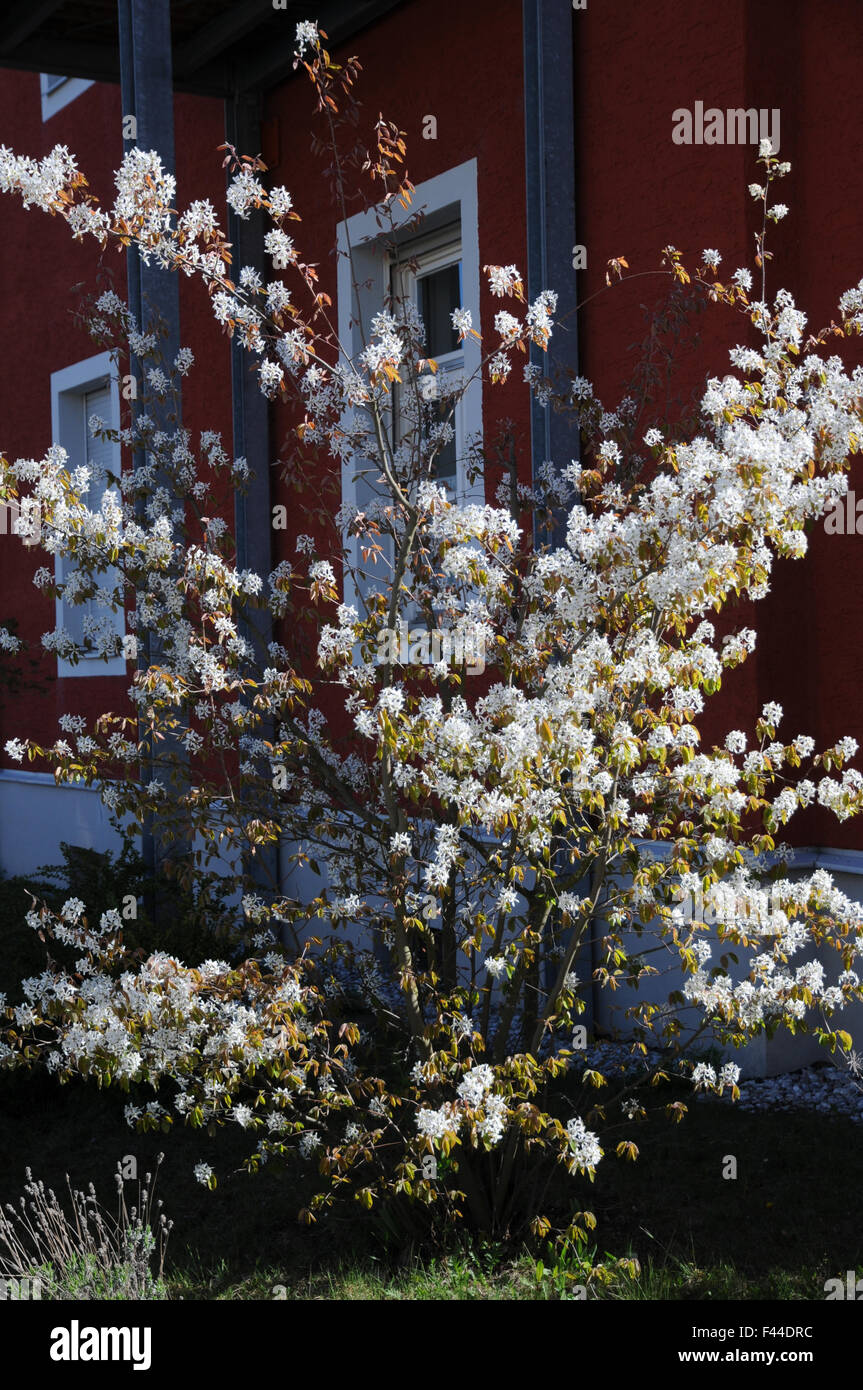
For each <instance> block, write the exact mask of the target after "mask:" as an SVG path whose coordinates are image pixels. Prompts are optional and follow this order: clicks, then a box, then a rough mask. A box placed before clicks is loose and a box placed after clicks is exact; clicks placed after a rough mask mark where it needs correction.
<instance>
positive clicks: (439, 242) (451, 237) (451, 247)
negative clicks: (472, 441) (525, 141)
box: [390, 223, 470, 500]
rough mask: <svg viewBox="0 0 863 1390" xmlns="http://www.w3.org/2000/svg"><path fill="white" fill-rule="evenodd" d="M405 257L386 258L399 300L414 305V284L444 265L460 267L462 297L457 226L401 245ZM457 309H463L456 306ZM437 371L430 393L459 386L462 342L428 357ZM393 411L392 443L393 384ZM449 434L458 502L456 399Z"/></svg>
mask: <svg viewBox="0 0 863 1390" xmlns="http://www.w3.org/2000/svg"><path fill="white" fill-rule="evenodd" d="M404 251H405V255H404V256H403V257H400V258H399V259H398V261H397V260H396V258H395V257H394V256H391V258H390V281H391V286H392V292H393V293H394V294H397V295H398V297H399V298H401V299H410V300H412V301H413V302H414V303H416V299H417V285H418V282H419V281H420V280H422V279H423V278H424V277H425V276H426V275H429V274H432V275H433V274H434V273H435V271H438V270H445V269H446V268H447V266H450V265H453V264H454V263H456V262H457V263H458V265H459V267H460V268H461V280H462V298H464V288H463V287H464V271H463V266H462V241H461V227H460V226H459V225H458V224H457V223H456V224H452V223H451V224H449V225H448V226H445V227H441V228H440V230H439V231H437V232H431V233H429V234H427V235H426V236H420V237H417V238H416V239H415V240H411V241H410V242H409V243H407V244H406V245H405V248H404ZM411 261H413V262H415V264H416V267H417V268H416V270H412V269H411V268H410V264H409V263H410V262H411ZM459 307H460V308H461V307H464V306H462V305H459ZM432 356H433V358H434V361H435V364H436V366H437V371H436V372H435V373H434V375H433V376H430V377H428V378H424V380H427V381H428V383H429V386H430V387H431V389H432V390H434V389H435V388H440V387H442V386H443V385H444V384H445V383H446V382H447V379H448V378H449V379H452V378H455V377H457V378H458V382H455V381H452V380H451V381H450V385H451V386H452V385H461V384H462V383H463V381H464V378H465V359H464V342H460V343H459V344H458V345H457V346H456V347H455V348H454V349H453V350H452V351H451V352H445V353H433V354H432ZM392 396H393V410H392V437H393V439H394V440H395V439H396V437H397V435H398V434H399V432H400V430H399V426H400V418H399V417H400V412H399V409H398V404H397V403H398V387H397V385H396V384H395V383H393V391H392ZM450 423H451V424H452V428H453V432H454V434H455V449H456V477H455V486H454V488H453V492H454V495H455V497H457V498H458V499H459V500H464V499H465V498H466V497H467V495H468V492H469V491H470V488H469V485H468V481H467V460H466V458H465V448H466V443H467V435H468V433H469V431H467V430H466V429H465V401H464V400H460V401H458V402H457V403H456V405H455V408H454V410H453V412H452V420H451V422H450Z"/></svg>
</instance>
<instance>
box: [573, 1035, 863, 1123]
mask: <svg viewBox="0 0 863 1390" xmlns="http://www.w3.org/2000/svg"><path fill="white" fill-rule="evenodd" d="M585 1062H586V1065H587V1066H589V1067H596V1068H597V1070H599V1071H603V1070H604V1071H605V1072H606V1073H607V1074H608V1075H609V1078H610V1077H611V1075H612V1074H613V1073H614V1072H617V1074H618V1075H621V1074H623V1073H625V1074H627V1075H629V1076H633V1077H635V1076H636V1075H637V1074H638V1072H640V1071H642V1070H643V1069H644V1068H645V1067H649V1068H650V1069H652V1068H653V1067H654V1066H657V1065H660V1064H662V1062H663V1056H662V1053H661V1052H658V1051H656V1050H655V1049H652V1048H651V1049H649V1050H648V1052H647V1055H646V1057H642V1058H639V1057H638V1056H633V1054H632V1052H631V1051H630V1048H629V1045H628V1044H627V1043H615V1042H597V1043H594V1044H592V1045H591V1046H589V1047H588V1048H587V1050H586V1053H585ZM665 1068H666V1070H667V1071H668V1072H669V1074H671V1073H672V1068H673V1069H674V1070H677V1069H678V1068H677V1065H676V1064H675V1063H672V1064H671V1065H669V1064H668V1063H667V1062H666V1064H665ZM739 1084H740V1099H739V1100H737V1101H732V1100H731V1099H730V1097H729V1096H728V1095H727V1094H726V1096H725V1097H721V1098H720V1097H719V1096H717V1095H715V1094H714V1093H713V1092H707V1091H699V1092H697V1093H696V1095H695V1096H694V1099H695V1100H697V1101H701V1102H707V1103H711V1104H714V1105H715V1104H718V1103H719V1104H721V1103H726V1104H729V1105H737V1106H739V1108H740V1109H741V1110H747V1111H765V1110H784V1111H793V1110H808V1111H815V1112H816V1113H818V1114H822V1115H830V1114H832V1115H844V1116H846V1117H847V1118H848V1119H850V1120H853V1121H854V1123H855V1124H863V1081H861V1080H857V1079H855V1077H854V1076H852V1074H851V1072H850V1070H849V1068H848V1067H847V1066H844V1065H842V1064H840V1065H839V1066H834V1064H833V1062H832V1061H818V1062H813V1063H811V1064H810V1065H809V1066H806V1067H801V1068H800V1069H799V1070H798V1071H793V1072H785V1073H783V1074H782V1075H781V1076H767V1077H757V1078H750V1079H748V1080H744V1081H741V1082H740V1083H739Z"/></svg>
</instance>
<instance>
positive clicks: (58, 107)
mask: <svg viewBox="0 0 863 1390" xmlns="http://www.w3.org/2000/svg"><path fill="white" fill-rule="evenodd" d="M60 76H61V74H60V73H56V72H40V74H39V91H40V95H41V98H42V120H43V121H48V120H50V119H51V117H52V116H56V114H57V112H58V111H62V110H63V107H64V106H68V105H69V102H70V101H74V100H75V98H76V97H79V96H80V95H81V93H82V92H86V90H87V88H88V87H92V85H93V83H92V81H91V80H90V79H89V78H86V77H63V78H62V81H61V82H60V83H59V84H58V85H57V86H56V87H53V88H52V87H50V86H49V82H50V79H51V78H52V77H60Z"/></svg>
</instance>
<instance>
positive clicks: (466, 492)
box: [336, 159, 485, 607]
mask: <svg viewBox="0 0 863 1390" xmlns="http://www.w3.org/2000/svg"><path fill="white" fill-rule="evenodd" d="M420 209H422V210H423V212H424V213H425V214H426V218H427V220H429V221H431V220H432V218H440V219H441V224H442V225H448V224H450V223H452V222H458V224H459V226H460V239H461V256H460V259H461V267H462V297H463V299H464V305H463V306H462V307H464V308H469V309H470V310H471V312H472V313H473V316H474V324H475V325H476V327H477V329H478V328H479V295H480V268H479V219H478V211H477V162H476V160H475V159H469V160H466V161H465V162H464V164H458V165H456V166H455V167H454V168H452V169H448V170H446V171H445V172H444V173H442V174H438V175H436V177H435V178H432V179H428V180H426V182H425V183H420V184H417V185H416V187H415V192H414V194H413V198H412V201H411V204H410V205H409V206H408V207H407V208H402V207H401V205H400V204H397V205H396V206H395V207H394V208H393V219H394V222H395V227H396V231H398V230H399V228H400V227H405V226H406V224H407V223H408V221H409V220H410V219H411V218H412V217H413V216H415V214H416V213H417V211H419V210H420ZM336 230H337V247H338V253H339V255H338V326H339V342H340V343H341V346H342V349H343V351H344V352H345V353H346V354H349V355H350V356H351V358H353V359H354V360H355V359H356V358H357V357H358V356H359V353H360V351H361V350H362V339H361V335H360V331H359V325H358V322H357V320H358V319H359V316H360V314H361V313H362V314H364V315H365V316H366V319H368V308H369V306H370V305H371V306H373V307H374V310H375V311H376V310H378V309H380V308H381V307H382V306H383V304H384V301H385V298H386V297H387V295H388V294H389V293H390V277H391V271H392V266H391V261H390V257H389V255H388V253H387V252H386V249H385V246H384V242H385V241H386V239H387V234H386V231H383V230H382V229H381V226H380V222H379V219H378V216H377V214H376V212H375V210H374V209H371V210H370V211H368V212H362V213H355V214H354V216H353V217H349V218H347V219H346V220H345V221H343V222H340V223H339V224H338V226H337V229H336ZM432 230H434V228H433V229H432ZM430 234H431V233H430V232H429V231H426V230H424V229H423V227H420V229H419V230H418V232H417V238H416V239H417V243H418V244H420V243H421V242H422V240H423V239H424V238H425V237H426V236H427V235H430ZM349 244H350V246H351V248H352V252H353V260H354V266H355V268H356V279H357V282H358V284H359V285H360V286H363V287H364V288H363V291H362V293H363V298H364V300H365V301H366V302H365V303H363V302H358V297H357V294H356V293H355V291H354V288H353V286H352V281H351V264H350V260H349V258H348V245H349ZM409 244H410V243H409V242H406V243H405V254H406V256H407V257H409V255H410V251H409ZM461 352H462V355H463V363H464V368H463V370H464V380H465V382H467V383H468V385H467V388H466V390H465V393H464V397H463V399H462V401H461V403H460V406H459V409H458V410H457V411H456V412H455V414H456V416H460V417H461V419H460V425H459V427H457V438H458V432H459V429H460V432H461V439H460V440H458V449H459V455H460V459H459V482H460V483H462V482H463V468H464V463H463V453H464V442H465V441H466V440H467V439H470V438H471V437H476V436H477V435H480V434H481V431H482V381H481V377H480V371H479V368H480V365H481V362H482V348H481V345H480V343H479V340H478V339H476V338H474V337H472V336H468V337H467V338H465V340H464V342H463V343H462V344H461ZM457 495H458V500H459V501H460V502H463V503H464V502H480V503H482V502H484V501H485V485H484V481H483V478H482V476H480V477H479V478H477V479H476V480H475V481H474V482H473V484H472V485H471V486H468V485H467V483H466V482H463V488H462V487H459V490H458V494H457ZM342 502H343V504H346V505H347V506H350V507H356V506H357V488H356V481H355V477H354V468H353V466H352V464H351V461H350V460H349V459H348V460H344V461H343V463H342ZM344 544H345V548H346V550H347V551H348V553H349V555H350V557H351V562H352V564H353V566H354V567H355V568H356V569H359V562H360V558H361V557H360V539H359V538H358V537H355V536H354V537H350V538H348V537H347V536H345V538H344ZM344 601H345V603H354V604H356V605H357V606H358V607H360V606H361V604H360V602H359V596H358V594H357V592H356V586H355V584H354V581H353V577H352V575H350V574H348V573H346V574H345V578H344Z"/></svg>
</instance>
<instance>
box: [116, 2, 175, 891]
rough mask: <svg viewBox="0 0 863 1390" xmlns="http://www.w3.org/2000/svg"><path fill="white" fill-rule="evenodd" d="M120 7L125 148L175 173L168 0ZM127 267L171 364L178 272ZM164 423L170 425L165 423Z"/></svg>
mask: <svg viewBox="0 0 863 1390" xmlns="http://www.w3.org/2000/svg"><path fill="white" fill-rule="evenodd" d="M117 12H118V21H119V37H120V90H121V94H122V106H123V110H122V114H123V116H124V117H126V116H134V118H135V122H136V138H135V139H134V140H129V141H126V140H124V141H123V147H124V150H125V149H127V148H129V147H130V146H131V145H132V144H136V145H138V146H139V148H140V149H143V150H157V151H158V153H159V155H160V156H161V159H162V163H163V165H164V167H165V168H166V169H167V170H169V171H170V172H171V173H172V174H173V173H175V172H176V165H175V159H174V81H173V69H172V58H171V6H170V0H118V3H117ZM120 133H121V132H118V134H120ZM126 267H127V275H128V288H129V295H128V298H129V308H130V310H131V312H132V313H133V314H134V315H135V318H136V320H137V323H138V327H139V329H140V330H141V331H142V332H143V331H144V330H145V325H146V322H147V320H149V319H154V318H159V319H161V320H162V324H163V327H164V328H165V329H166V330H167V336H166V338H165V339H163V342H162V350H163V352H164V355H165V359H166V362H167V363H168V364H170V363H171V362H173V360H174V358H175V357H176V355H177V351H178V349H179V346H180V293H179V285H178V283H177V276H176V275H175V274H174V273H173V272H172V271H169V270H164V269H162V268H161V267H160V266H158V265H157V264H156V263H155V262H154V261H152V260H151V262H150V264H149V265H144V264H143V263H142V261H141V258H140V256H139V254H138V251H137V248H136V247H134V246H133V247H130V248H129V251H128V253H127V260H126ZM133 371H134V374H135V377H136V379H137V381H138V385H139V387H140V386H141V383H142V380H143V374H142V368H141V365H140V363H134V364H133ZM149 408H150V413H151V414H152V415H153V416H154V417H156V418H157V419H158V416H159V414H160V411H159V409H158V403H157V402H153V404H152V405H151V406H150V407H149ZM165 427H166V428H167V422H166V426H165ZM136 462H137V460H136ZM139 519H140V520H141V521H142V523H144V522H145V521H146V518H145V517H144V514H143V509H142V508H140V507H139ZM155 659H157V654H156V652H155V651H154V650H153V649H151V647H150V645H149V644H147V645H146V646H145V644H144V643H142V644H141V650H140V651H139V656H138V665H139V667H141V668H143V669H146V668H147V666H148V665H149V663H150V661H151V660H155ZM141 774H142V776H143V777H146V778H149V777H152V776H153V771H152V768H151V766H150V765H147V766H145V767H142V769H141ZM141 853H142V856H143V858H144V861H145V863H146V864H147V867H148V869H149V870H150V872H151V873H153V872H154V871H155V869H156V866H157V863H158V860H159V853H158V845H157V842H156V839H155V836H154V835H153V827H152V822H151V820H149V819H148V822H147V824H146V825H145V826H144V827H143V830H142V834H141ZM149 907H150V911H151V914H153V915H155V913H156V911H157V905H156V903H155V900H153V901H151V903H150V904H149Z"/></svg>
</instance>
